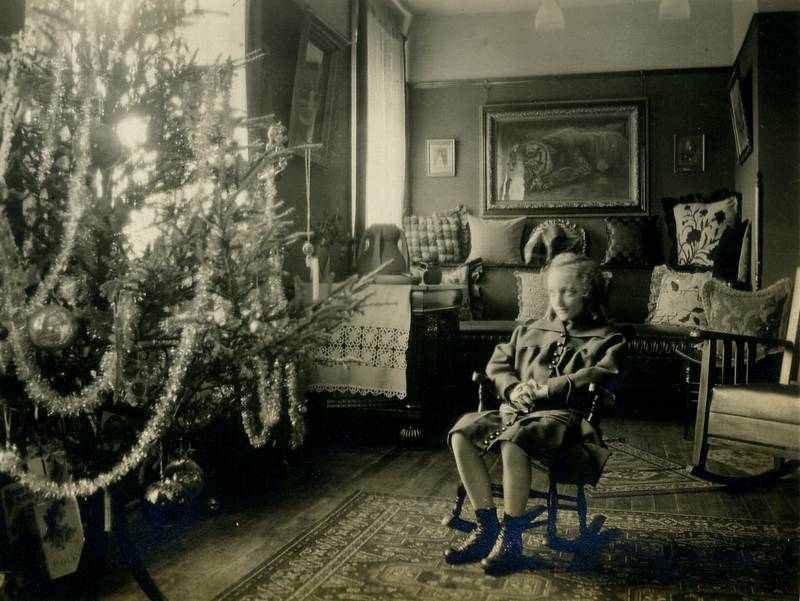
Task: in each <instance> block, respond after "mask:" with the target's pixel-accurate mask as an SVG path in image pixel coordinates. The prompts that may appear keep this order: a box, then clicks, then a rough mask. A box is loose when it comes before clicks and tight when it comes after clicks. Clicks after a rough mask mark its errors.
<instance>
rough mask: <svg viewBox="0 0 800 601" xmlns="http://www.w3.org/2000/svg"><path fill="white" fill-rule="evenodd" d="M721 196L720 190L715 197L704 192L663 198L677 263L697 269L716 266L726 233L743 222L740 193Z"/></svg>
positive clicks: (672, 254) (673, 264)
mask: <svg viewBox="0 0 800 601" xmlns="http://www.w3.org/2000/svg"><path fill="white" fill-rule="evenodd" d="M720 196H723V194H722V193H716V194H715V195H714V196H713V197H712V198H713V199H712V200H708V199H704V198H703V197H702V196H689V197H685V198H679V199H675V198H665V199H663V201H662V204H663V205H664V218H665V219H666V220H667V231H668V234H669V236H670V239H671V241H672V251H671V262H672V266H673V267H676V268H678V269H686V270H693V271H704V270H710V269H712V268H713V267H714V263H715V261H716V259H717V247H718V246H719V242H720V240H721V239H722V235H723V234H724V233H725V230H727V229H728V228H730V227H734V226H735V225H736V224H738V223H739V214H740V210H739V207H740V205H741V199H740V198H739V196H738V195H736V194H733V193H727V195H724V196H723V197H720Z"/></svg>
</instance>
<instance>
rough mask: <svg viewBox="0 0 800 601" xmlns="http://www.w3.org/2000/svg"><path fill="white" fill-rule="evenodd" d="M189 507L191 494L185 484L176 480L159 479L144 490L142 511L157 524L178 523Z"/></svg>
mask: <svg viewBox="0 0 800 601" xmlns="http://www.w3.org/2000/svg"><path fill="white" fill-rule="evenodd" d="M188 508H189V495H188V494H187V492H186V489H185V488H184V486H183V485H182V484H180V483H179V482H177V481H175V480H170V479H166V478H164V479H163V480H158V481H156V482H153V483H152V484H151V485H150V486H148V487H147V490H145V491H144V498H143V499H142V513H144V516H145V517H146V518H147V519H148V520H150V521H151V522H152V523H154V524H156V525H157V526H172V525H174V524H177V523H178V522H180V521H181V519H183V517H184V516H185V515H186V511H187V510H188Z"/></svg>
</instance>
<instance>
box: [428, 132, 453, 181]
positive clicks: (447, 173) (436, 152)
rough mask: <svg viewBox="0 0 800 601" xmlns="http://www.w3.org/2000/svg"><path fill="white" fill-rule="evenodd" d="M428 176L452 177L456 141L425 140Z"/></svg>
mask: <svg viewBox="0 0 800 601" xmlns="http://www.w3.org/2000/svg"><path fill="white" fill-rule="evenodd" d="M425 151H426V152H425V156H426V157H427V164H428V169H427V173H428V176H429V177H452V176H454V175H455V174H456V141H455V140H426V141H425Z"/></svg>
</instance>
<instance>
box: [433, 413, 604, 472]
mask: <svg viewBox="0 0 800 601" xmlns="http://www.w3.org/2000/svg"><path fill="white" fill-rule="evenodd" d="M454 432H461V433H462V434H464V435H465V436H466V437H467V438H468V439H469V440H470V441H471V442H472V444H474V445H475V446H476V447H477V448H479V449H481V450H482V451H483V452H484V453H486V452H489V451H495V452H497V451H499V450H500V441H503V440H507V441H511V442H513V443H514V444H516V445H518V446H519V447H520V448H521V449H522V450H523V451H525V452H526V453H527V454H528V455H529V456H530V458H531V459H534V460H536V461H538V462H540V463H542V464H543V465H544V466H545V467H547V468H548V469H550V471H551V473H552V476H554V477H555V478H556V480H557V481H559V482H565V483H576V484H577V483H580V482H585V483H588V484H591V485H593V486H594V485H596V484H597V481H598V480H599V479H600V474H601V473H602V472H603V466H605V463H606V461H607V460H608V457H609V456H610V455H611V452H610V451H609V450H608V449H607V448H606V446H605V444H604V443H603V439H602V434H601V433H600V432H599V431H598V430H597V429H595V428H594V427H593V426H592V425H591V424H590V423H589V422H587V421H586V420H585V419H584V418H583V417H582V416H581V415H580V414H579V413H577V412H575V411H568V410H565V409H547V410H542V411H533V412H531V413H523V412H518V411H516V410H515V409H513V408H511V407H510V406H509V405H507V404H503V405H502V406H501V408H500V410H493V411H479V412H475V413H467V414H465V415H462V416H461V418H459V420H458V421H457V422H456V423H455V425H454V426H453V427H452V428H451V429H450V432H449V433H448V436H447V439H448V443H449V441H450V436H451V435H452V434H453V433H454Z"/></svg>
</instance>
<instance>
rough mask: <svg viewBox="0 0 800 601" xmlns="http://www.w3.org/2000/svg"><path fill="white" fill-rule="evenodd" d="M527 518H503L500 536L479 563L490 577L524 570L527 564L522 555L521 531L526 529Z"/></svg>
mask: <svg viewBox="0 0 800 601" xmlns="http://www.w3.org/2000/svg"><path fill="white" fill-rule="evenodd" d="M529 522H530V520H529V519H528V516H525V515H521V516H519V517H513V516H510V515H506V516H503V524H502V526H501V528H500V535H499V536H498V537H497V542H496V543H495V545H494V547H493V548H492V551H491V552H490V553H489V555H488V556H487V557H486V558H485V559H484V560H483V561H481V567H482V568H483V571H484V572H486V573H487V574H489V575H490V576H500V575H503V574H510V573H511V572H517V571H519V570H522V569H524V568H525V567H526V566H527V564H528V562H527V561H526V559H525V556H524V555H523V554H522V531H523V530H525V528H527V527H528V524H529Z"/></svg>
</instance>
